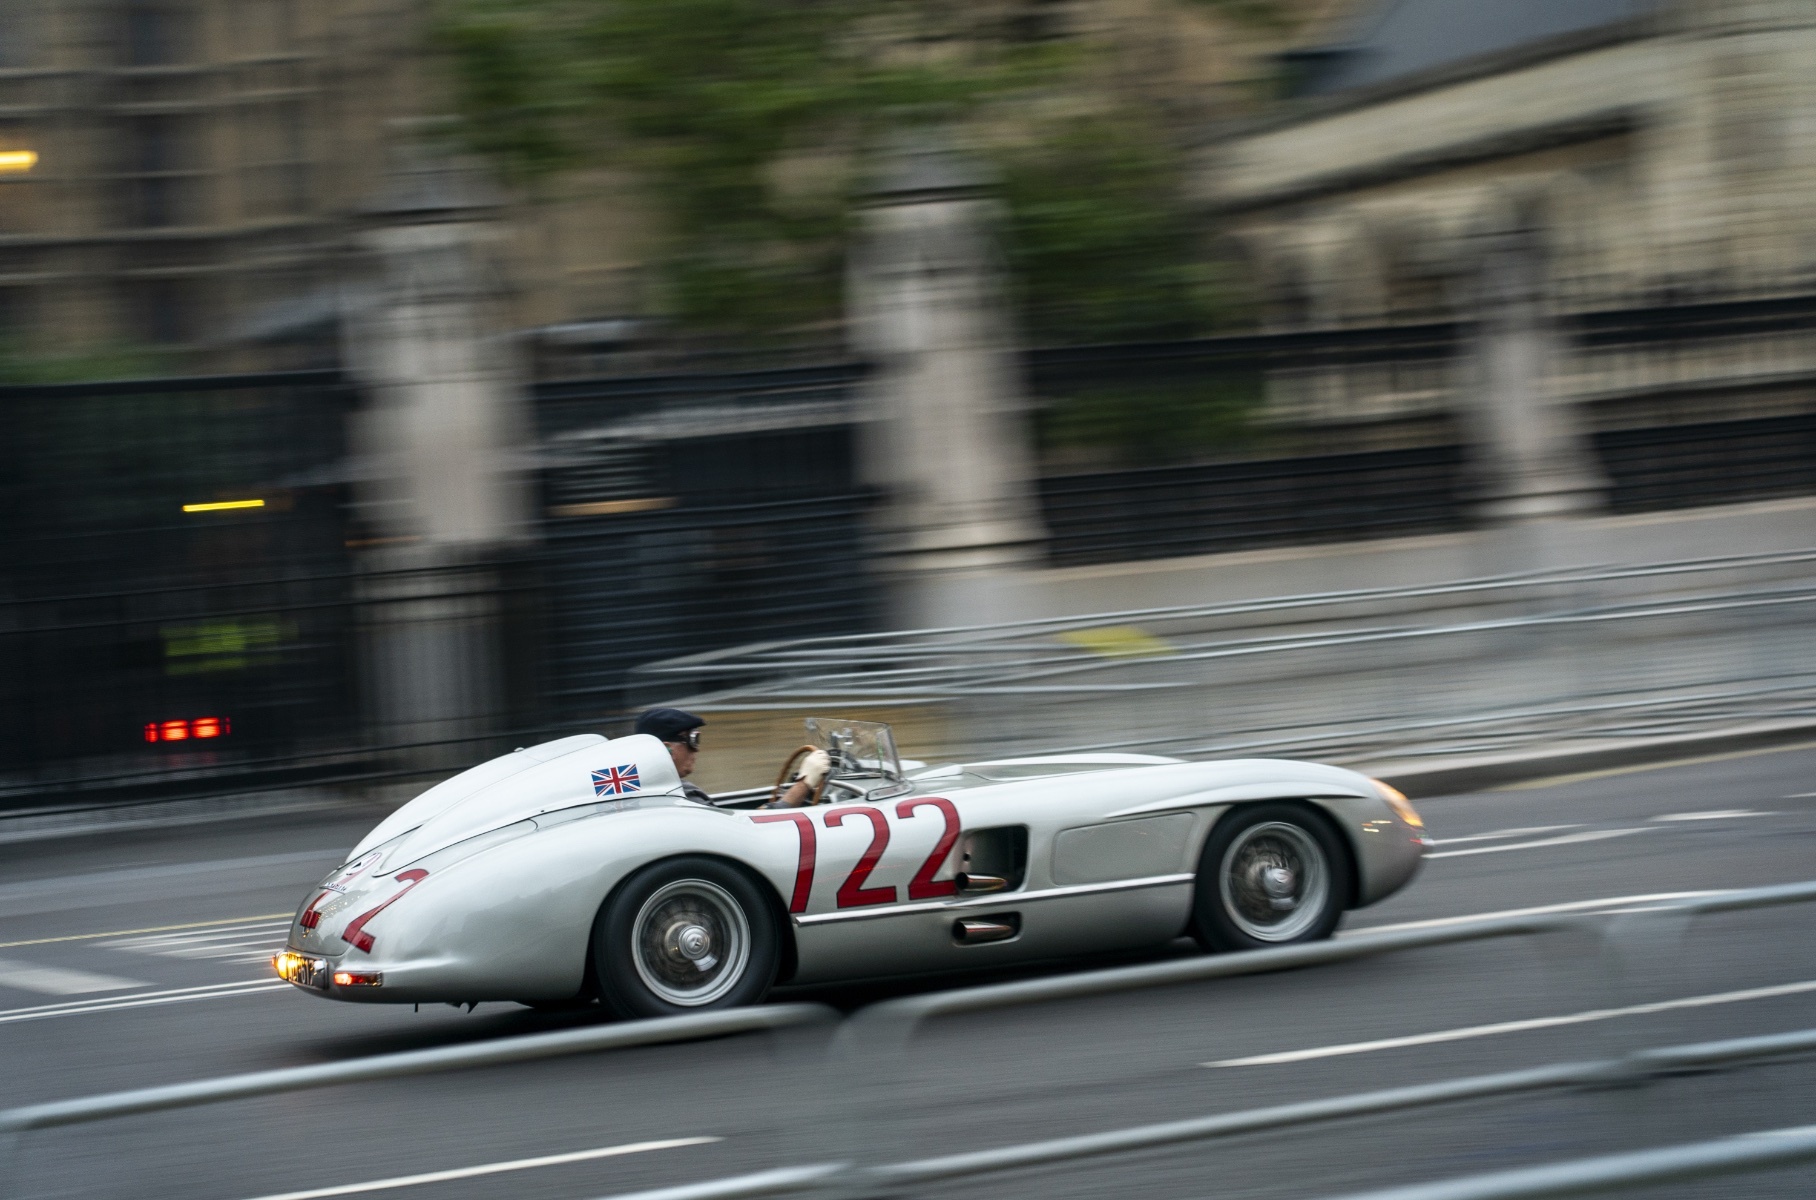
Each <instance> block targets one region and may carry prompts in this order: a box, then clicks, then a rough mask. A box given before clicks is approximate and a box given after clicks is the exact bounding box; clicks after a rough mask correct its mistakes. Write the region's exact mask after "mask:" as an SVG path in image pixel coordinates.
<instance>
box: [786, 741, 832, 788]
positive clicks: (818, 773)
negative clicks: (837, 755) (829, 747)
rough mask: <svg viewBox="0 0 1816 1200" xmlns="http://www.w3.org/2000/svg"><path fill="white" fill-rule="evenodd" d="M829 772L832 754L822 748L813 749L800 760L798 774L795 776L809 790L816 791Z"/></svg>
mask: <svg viewBox="0 0 1816 1200" xmlns="http://www.w3.org/2000/svg"><path fill="white" fill-rule="evenodd" d="M830 774H832V756H831V755H830V754H828V753H826V751H824V750H815V751H814V752H813V753H812V754H809V755H808V756H807V757H806V759H804V760H803V761H802V763H801V771H800V774H799V775H797V776H795V778H797V779H799V780H800V781H801V782H802V783H805V784H806V785H807V790H808V791H809V792H817V791H819V790H820V785H821V784H823V783H825V782H826V777H827V776H828V775H830Z"/></svg>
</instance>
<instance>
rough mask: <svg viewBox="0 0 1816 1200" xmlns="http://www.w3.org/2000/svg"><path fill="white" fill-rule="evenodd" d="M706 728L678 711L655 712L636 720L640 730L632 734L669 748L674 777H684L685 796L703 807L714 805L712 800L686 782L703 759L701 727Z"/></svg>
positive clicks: (699, 718)
mask: <svg viewBox="0 0 1816 1200" xmlns="http://www.w3.org/2000/svg"><path fill="white" fill-rule="evenodd" d="M704 724H706V718H704V717H696V716H695V715H694V714H693V713H690V712H684V711H682V710H681V709H679V708H652V709H650V710H649V711H648V712H646V713H644V714H643V715H642V716H640V717H638V718H637V727H636V728H635V729H634V730H632V732H633V733H647V734H649V735H650V736H651V737H653V738H656V739H657V740H659V741H660V742H661V743H662V744H663V746H665V747H667V749H668V756H669V757H670V758H671V759H673V760H674V762H675V774H677V775H679V776H680V777H681V794H682V795H684V796H686V797H687V798H688V799H689V800H697V801H699V802H700V803H701V804H711V803H712V797H711V796H709V795H707V794H706V789H705V788H703V787H701V786H700V785H699V784H697V783H689V782H688V781H687V777H688V776H689V775H692V774H693V773H694V763H695V762H696V761H697V760H698V759H699V757H700V727H701V726H702V725H704Z"/></svg>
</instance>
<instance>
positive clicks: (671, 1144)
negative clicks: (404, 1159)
mask: <svg viewBox="0 0 1816 1200" xmlns="http://www.w3.org/2000/svg"><path fill="white" fill-rule="evenodd" d="M723 1140H724V1139H723V1138H716V1137H684V1138H668V1139H665V1140H663V1141H659V1142H631V1143H628V1144H626V1145H623V1146H602V1147H600V1148H599V1149H597V1150H575V1151H572V1152H571V1153H568V1154H546V1155H543V1156H542V1157H541V1158H518V1159H512V1160H511V1161H509V1162H494V1163H481V1164H480V1165H479V1166H476V1167H455V1168H452V1169H451V1170H446V1171H428V1172H425V1173H424V1174H421V1175H399V1176H397V1177H396V1178H395V1179H373V1180H369V1181H367V1182H365V1183H341V1184H335V1185H334V1186H332V1187H322V1188H312V1189H310V1190H309V1191H306V1192H278V1193H275V1194H273V1195H269V1196H258V1197H255V1198H254V1200H324V1198H325V1197H328V1196H352V1195H356V1194H358V1193H360V1192H379V1191H384V1190H385V1189H387V1188H402V1187H415V1186H416V1185H418V1184H423V1183H446V1182H448V1181H450V1180H454V1179H475V1178H477V1177H479V1176H481V1175H500V1174H503V1173H504V1172H506V1171H529V1170H534V1169H535V1168H537V1167H558V1166H562V1165H564V1164H566V1163H577V1162H590V1161H592V1160H593V1159H599V1158H617V1157H619V1156H621V1155H625V1154H646V1153H648V1152H649V1151H651V1150H674V1149H677V1148H678V1147H681V1146H704V1145H707V1144H709V1143H712V1142H718V1141H723Z"/></svg>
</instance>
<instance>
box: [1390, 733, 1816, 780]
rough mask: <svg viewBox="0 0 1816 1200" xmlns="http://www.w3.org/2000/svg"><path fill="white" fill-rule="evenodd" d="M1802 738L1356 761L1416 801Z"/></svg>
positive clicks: (1739, 736) (1808, 737) (1723, 738)
mask: <svg viewBox="0 0 1816 1200" xmlns="http://www.w3.org/2000/svg"><path fill="white" fill-rule="evenodd" d="M1805 742H1816V721H1773V722H1763V723H1760V724H1757V725H1746V726H1741V727H1738V728H1731V729H1722V730H1712V731H1708V732H1704V733H1694V734H1681V735H1676V736H1672V737H1660V738H1641V739H1635V738H1621V739H1608V740H1606V741H1598V742H1577V743H1575V744H1572V745H1564V746H1559V745H1556V744H1553V745H1550V746H1547V747H1544V748H1542V749H1538V750H1533V751H1529V752H1526V753H1520V754H1507V755H1493V756H1487V755H1484V756H1476V757H1472V758H1468V759H1461V760H1459V759H1450V760H1437V761H1430V760H1427V761H1424V762H1419V761H1409V760H1406V759H1400V760H1394V761H1388V760H1379V761H1375V762H1372V763H1361V764H1356V765H1357V767H1358V769H1360V770H1365V771H1367V772H1368V773H1369V774H1371V775H1374V776H1377V777H1378V778H1381V779H1384V780H1386V781H1387V782H1388V783H1391V784H1393V785H1394V786H1395V787H1397V788H1399V789H1400V790H1401V791H1403V792H1405V793H1406V794H1407V795H1408V796H1411V797H1412V798H1414V799H1429V798H1432V797H1435V796H1453V795H1458V794H1461V793H1464V792H1481V791H1488V790H1490V789H1493V788H1497V787H1507V786H1509V785H1510V784H1516V783H1530V782H1532V781H1534V780H1538V779H1549V778H1551V777H1553V776H1559V775H1576V774H1581V773H1582V772H1585V771H1607V770H1615V769H1618V768H1621V767H1637V766H1664V765H1667V764H1669V763H1672V762H1676V761H1681V760H1683V759H1694V758H1700V757H1703V756H1705V755H1710V754H1734V753H1742V752H1745V751H1749V750H1773V749H1783V748H1788V747H1791V746H1795V745H1797V744H1799V743H1805Z"/></svg>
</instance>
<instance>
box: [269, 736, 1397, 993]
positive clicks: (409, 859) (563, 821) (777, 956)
mask: <svg viewBox="0 0 1816 1200" xmlns="http://www.w3.org/2000/svg"><path fill="white" fill-rule="evenodd" d="M807 725H808V732H809V738H810V743H811V745H813V746H815V747H818V748H821V749H824V750H826V751H827V752H828V753H829V754H830V755H831V757H832V760H833V764H834V769H833V771H832V774H831V776H830V777H829V778H828V780H827V781H826V783H825V784H824V785H823V789H824V790H823V793H822V795H821V796H820V802H819V803H818V804H815V805H813V806H810V807H804V808H791V809H762V808H760V805H762V803H763V802H764V800H765V799H767V797H766V796H765V795H762V794H759V795H754V796H753V795H734V796H729V797H720V798H715V800H714V802H713V803H711V804H702V803H698V802H695V801H692V800H688V799H686V798H684V797H683V795H682V789H681V780H680V779H679V777H678V776H677V775H676V773H675V768H674V764H673V762H672V761H671V760H670V757H669V754H668V751H667V750H666V748H665V747H664V746H663V745H662V743H661V742H659V741H657V740H656V739H655V738H653V737H648V736H643V735H633V736H630V737H623V738H617V739H612V740H607V739H606V738H603V737H599V736H597V735H593V734H587V735H582V736H578V737H569V738H563V739H561V740H559V741H553V742H548V743H545V744H543V745H539V746H532V747H528V748H525V749H522V750H518V751H516V752H515V753H512V754H507V755H504V756H503V757H501V758H495V759H493V760H492V761H490V762H486V763H482V764H480V765H479V766H476V767H474V768H472V769H471V770H468V771H465V772H462V773H461V774H459V775H456V776H455V777H453V778H452V779H449V780H446V781H444V782H442V783H440V784H438V785H436V786H435V787H432V788H430V789H429V790H428V791H426V792H424V793H423V794H422V795H420V796H418V797H416V799H414V800H412V801H410V802H409V803H407V804H405V805H404V806H403V807H401V808H399V809H398V810H397V811H396V812H394V813H392V814H391V816H389V817H388V818H386V819H385V820H384V821H383V822H381V823H380V824H379V826H378V827H377V828H376V829H374V830H372V832H371V833H369V834H367V835H366V837H365V839H364V840H363V841H361V842H360V844H359V845H358V846H357V847H355V848H354V850H353V853H352V855H351V856H350V857H349V858H348V860H347V861H346V863H345V864H343V865H342V866H340V867H338V868H336V869H335V871H334V872H333V873H332V874H330V875H329V876H328V877H327V878H326V879H324V880H323V881H322V882H321V884H320V885H319V886H317V887H315V888H313V889H311V891H310V892H309V893H308V895H307V896H305V897H304V899H303V904H302V906H301V908H299V909H298V911H297V915H296V919H295V921H294V923H293V924H292V925H291V929H290V937H289V942H288V946H287V948H286V949H285V950H284V951H282V952H281V953H279V954H278V955H277V956H276V958H275V959H274V965H275V966H276V968H277V970H278V973H279V974H280V975H281V976H282V977H283V978H285V979H287V980H289V981H290V982H291V983H293V984H296V985H297V986H298V987H299V988H302V989H304V990H306V991H312V992H314V993H316V994H318V995H321V996H327V997H332V998H334V999H338V1000H357V1001H366V1002H380V1003H409V1002H413V1001H415V1002H421V1001H444V1002H449V1003H470V1002H478V1001H486V1000H514V1001H519V1002H522V1003H526V1004H531V1005H533V1006H540V1005H559V1004H562V1003H566V1002H579V1001H584V1000H590V999H593V998H596V999H597V1000H598V1001H600V1002H601V1003H603V1005H604V1007H605V1008H606V1009H607V1010H609V1011H610V1012H611V1013H613V1014H615V1015H617V1016H621V1017H641V1016H656V1015H669V1014H675V1013H683V1012H690V1011H696V1010H700V1009H705V1008H721V1007H729V1006H733V1005H743V1004H753V1003H757V1002H759V1001H761V1000H762V999H763V997H764V995H765V994H766V993H767V992H768V991H769V990H770V988H771V987H772V986H773V985H775V984H776V983H779V982H787V983H795V984H808V983H824V982H831V981H840V980H856V979H864V978H875V977H880V976H889V975H903V974H914V973H922V972H937V971H946V970H960V969H963V968H966V967H984V966H999V965H1002V964H1006V963H1011V962H1023V961H1028V960H1041V959H1057V958H1063V957H1069V956H1075V955H1080V954H1088V953H1092V952H1099V951H1110V950H1119V949H1127V948H1136V947H1142V946H1146V945H1158V944H1161V943H1165V942H1167V941H1170V940H1172V939H1174V938H1177V937H1179V936H1180V935H1181V934H1183V933H1190V934H1191V935H1192V936H1194V937H1196V938H1197V939H1198V941H1199V942H1200V943H1202V944H1203V945H1204V946H1205V947H1206V948H1208V949H1211V950H1237V949H1249V948H1256V947H1263V946H1273V945H1280V944H1283V943H1288V942H1303V941H1310V940H1313V939H1317V938H1324V937H1328V936H1330V934H1331V932H1332V930H1333V929H1335V927H1336V925H1337V922H1338V920H1339V919H1340V918H1341V916H1342V914H1343V912H1344V910H1345V909H1349V908H1355V907H1359V906H1361V905H1366V904H1372V903H1374V902H1375V901H1377V900H1379V899H1381V898H1382V897H1384V896H1387V895H1390V894H1391V893H1393V892H1395V891H1397V890H1398V889H1399V888H1401V887H1403V886H1405V884H1406V882H1407V881H1408V880H1409V879H1411V878H1412V876H1413V874H1414V872H1415V871H1416V870H1417V869H1418V866H1419V862H1420V858H1421V856H1422V855H1423V853H1424V850H1425V847H1426V845H1427V844H1428V842H1427V839H1426V837H1425V831H1424V828H1423V825H1422V822H1421V821H1420V819H1419V816H1418V814H1417V812H1415V811H1414V809H1413V807H1412V806H1411V805H1410V804H1409V803H1407V801H1406V798H1405V797H1404V796H1402V795H1400V794H1399V793H1398V792H1396V791H1395V790H1394V789H1393V788H1391V787H1389V786H1387V785H1386V784H1382V783H1379V782H1376V781H1373V780H1370V779H1368V778H1367V777H1365V776H1362V775H1358V774H1356V773H1355V772H1353V771H1348V770H1344V769H1341V768H1338V767H1330V766H1320V765H1317V764H1314V763H1304V762H1288V761H1281V760H1269V759H1253V760H1237V761H1226V762H1182V761H1179V760H1176V759H1168V758H1157V757H1153V756H1148V755H1137V754H1083V755H1070V756H1060V757H1041V758H1015V759H1005V760H999V761H994V762H977V763H967V764H963V765H951V766H936V767H923V766H920V765H919V764H910V767H909V769H908V770H904V769H903V766H902V764H901V762H900V761H899V759H898V757H897V755H896V750H895V745H894V740H893V737H892V735H891V732H890V730H889V727H888V726H886V725H880V724H875V723H871V722H863V721H846V720H828V719H812V720H809V721H808V722H807ZM803 749H804V750H805V749H806V747H803ZM788 770H789V769H788V768H785V769H784V779H786V778H787V775H788ZM780 786H781V785H780V784H778V790H779V788H780Z"/></svg>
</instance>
